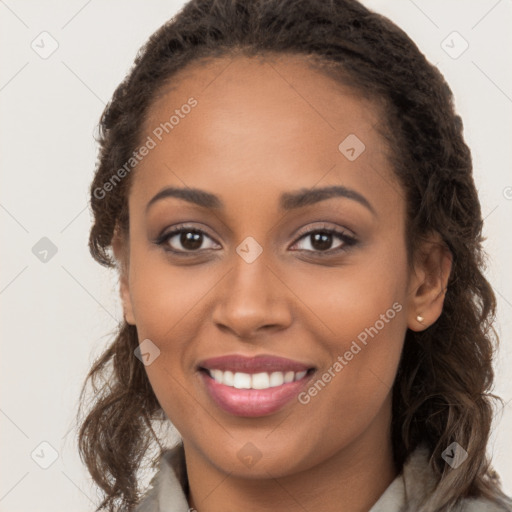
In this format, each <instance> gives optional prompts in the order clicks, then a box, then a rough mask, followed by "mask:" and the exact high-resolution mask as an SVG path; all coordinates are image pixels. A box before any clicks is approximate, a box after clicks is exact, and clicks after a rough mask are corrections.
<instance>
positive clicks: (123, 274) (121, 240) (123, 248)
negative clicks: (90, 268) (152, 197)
mask: <svg viewBox="0 0 512 512" xmlns="http://www.w3.org/2000/svg"><path fill="white" fill-rule="evenodd" d="M112 249H113V251H114V257H115V259H116V262H117V267H118V271H119V293H120V296H121V301H122V304H123V314H124V319H125V321H126V322H127V323H129V324H130V325H135V317H134V314H133V307H132V299H131V296H130V282H129V279H128V276H129V272H128V268H129V264H130V259H129V255H130V247H129V241H128V237H127V235H125V234H124V233H122V232H121V230H120V229H119V228H118V227H117V228H116V229H115V231H114V236H113V238H112Z"/></svg>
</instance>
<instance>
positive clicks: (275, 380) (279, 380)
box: [270, 372, 284, 388]
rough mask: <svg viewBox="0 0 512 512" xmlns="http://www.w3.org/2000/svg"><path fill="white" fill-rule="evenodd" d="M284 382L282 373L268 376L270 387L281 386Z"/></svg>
mask: <svg viewBox="0 0 512 512" xmlns="http://www.w3.org/2000/svg"><path fill="white" fill-rule="evenodd" d="M283 382H284V375H283V372H273V373H271V374H270V387H271V388H273V387H275V386H282V385H283Z"/></svg>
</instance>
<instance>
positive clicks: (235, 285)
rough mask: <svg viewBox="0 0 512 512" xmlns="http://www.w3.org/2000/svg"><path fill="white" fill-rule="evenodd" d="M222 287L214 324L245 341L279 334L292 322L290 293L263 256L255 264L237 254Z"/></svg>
mask: <svg viewBox="0 0 512 512" xmlns="http://www.w3.org/2000/svg"><path fill="white" fill-rule="evenodd" d="M234 260H235V261H234V266H233V268H232V269H231V271H230V272H229V273H228V275H227V276H226V278H225V279H223V284H222V286H221V287H219V288H217V290H216V292H217V297H216V300H215V308H214V310H213V322H214V323H215V325H216V326H217V327H218V328H219V329H221V330H224V331H230V332H231V333H233V334H234V335H236V336H237V337H238V338H240V339H242V340H246V341H247V340H254V338H256V337H257V336H261V334H262V332H263V331H265V332H268V331H274V330H275V331H279V330H282V329H285V328H287V327H289V325H290V324H291V322H292V318H293V315H292V311H291V304H290V302H289V301H290V296H292V294H291V292H290V291H289V289H288V288H287V286H286V285H285V284H284V283H283V281H282V280H281V279H280V278H279V272H278V271H277V270H276V269H275V268H271V266H269V265H268V262H267V261H266V258H265V257H263V254H261V255H260V256H259V257H258V258H257V259H256V260H255V261H253V262H252V263H247V262H246V261H244V259H243V258H241V257H239V256H238V255H236V256H235V258H234Z"/></svg>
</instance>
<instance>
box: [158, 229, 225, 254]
mask: <svg viewBox="0 0 512 512" xmlns="http://www.w3.org/2000/svg"><path fill="white" fill-rule="evenodd" d="M208 240H210V241H211V242H210V244H206V245H207V246H206V247H204V244H205V243H206V242H207V241H208ZM212 242H213V243H212ZM156 243H157V244H158V245H163V246H167V247H166V250H168V251H171V252H175V253H184V254H185V253H187V252H189V253H190V252H196V253H198V252H201V251H202V250H206V249H214V248H215V246H216V243H215V241H214V240H213V239H212V238H211V237H210V236H208V235H207V234H206V233H205V232H204V231H202V230H200V229H197V228H190V227H181V228H178V229H174V230H172V231H170V232H168V233H165V234H164V235H162V236H161V237H160V238H159V239H158V240H157V241H156Z"/></svg>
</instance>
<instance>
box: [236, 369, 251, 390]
mask: <svg viewBox="0 0 512 512" xmlns="http://www.w3.org/2000/svg"><path fill="white" fill-rule="evenodd" d="M233 386H234V387H235V388H236V389H251V376H250V375H249V374H248V373H240V372H236V373H235V378H234V379H233Z"/></svg>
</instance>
